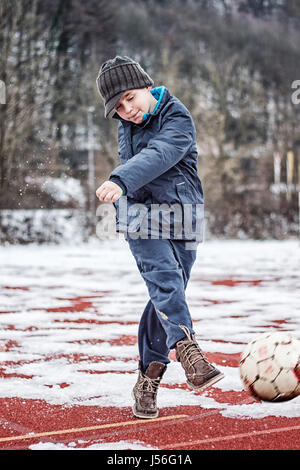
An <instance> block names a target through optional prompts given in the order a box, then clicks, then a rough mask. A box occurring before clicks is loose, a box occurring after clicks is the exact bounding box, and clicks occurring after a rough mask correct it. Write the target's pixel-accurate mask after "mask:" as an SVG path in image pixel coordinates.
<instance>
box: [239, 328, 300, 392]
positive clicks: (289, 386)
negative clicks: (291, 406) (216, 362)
mask: <svg viewBox="0 0 300 470" xmlns="http://www.w3.org/2000/svg"><path fill="white" fill-rule="evenodd" d="M239 370H240V377H241V380H242V382H243V385H244V387H245V389H246V390H248V391H249V392H250V393H251V394H252V395H253V396H254V397H256V398H259V399H261V400H264V401H284V400H291V399H292V398H295V397H296V396H297V395H300V341H299V340H298V339H296V338H294V337H293V336H292V335H291V334H289V333H285V332H275V333H272V332H271V333H263V334H261V335H259V336H258V337H257V338H255V339H254V340H253V341H251V342H250V343H249V344H247V346H246V347H245V349H244V351H243V352H242V354H241V358H240V366H239Z"/></svg>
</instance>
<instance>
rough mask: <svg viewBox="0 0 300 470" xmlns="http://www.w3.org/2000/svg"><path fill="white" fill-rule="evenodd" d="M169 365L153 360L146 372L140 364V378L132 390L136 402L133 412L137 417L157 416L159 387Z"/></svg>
mask: <svg viewBox="0 0 300 470" xmlns="http://www.w3.org/2000/svg"><path fill="white" fill-rule="evenodd" d="M166 368H167V366H166V364H163V363H162V362H151V364H150V365H149V366H148V367H147V370H146V372H145V373H142V371H141V366H139V369H140V370H139V375H138V380H137V383H136V384H135V386H134V387H133V390H132V398H133V399H134V400H135V404H134V405H133V407H132V411H133V414H134V415H135V416H136V417H137V418H156V417H157V416H158V410H157V405H156V398H157V389H158V386H159V383H160V381H161V379H162V376H163V374H164V373H165V370H166Z"/></svg>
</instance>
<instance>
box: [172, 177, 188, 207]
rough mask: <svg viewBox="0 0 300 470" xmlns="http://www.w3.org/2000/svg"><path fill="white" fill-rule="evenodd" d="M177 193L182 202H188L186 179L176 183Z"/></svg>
mask: <svg viewBox="0 0 300 470" xmlns="http://www.w3.org/2000/svg"><path fill="white" fill-rule="evenodd" d="M175 188H176V193H177V196H178V199H179V201H180V203H181V204H185V203H186V202H187V194H186V184H185V181H182V182H180V183H176V186H175Z"/></svg>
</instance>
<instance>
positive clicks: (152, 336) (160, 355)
mask: <svg viewBox="0 0 300 470" xmlns="http://www.w3.org/2000/svg"><path fill="white" fill-rule="evenodd" d="M138 346H139V354H140V368H141V371H142V372H145V370H146V369H147V367H148V366H149V364H150V363H151V362H152V361H158V362H161V363H164V364H168V363H169V362H170V360H169V357H168V356H169V352H170V350H169V348H168V347H167V335H166V332H165V330H164V328H163V327H162V325H161V322H160V321H159V319H158V316H157V313H156V310H155V308H154V306H153V304H152V302H151V300H149V302H148V303H147V305H146V307H145V310H144V312H143V315H142V317H141V319H140V323H139V331H138Z"/></svg>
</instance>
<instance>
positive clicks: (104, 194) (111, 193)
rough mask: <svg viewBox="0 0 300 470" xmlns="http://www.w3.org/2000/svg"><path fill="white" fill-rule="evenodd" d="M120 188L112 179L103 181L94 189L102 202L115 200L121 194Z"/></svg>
mask: <svg viewBox="0 0 300 470" xmlns="http://www.w3.org/2000/svg"><path fill="white" fill-rule="evenodd" d="M122 193H123V191H122V188H120V186H118V185H117V184H116V183H114V182H113V181H104V183H103V184H101V186H99V188H98V189H97V191H96V196H97V198H98V199H99V200H100V201H102V202H116V201H117V200H118V199H119V198H120V197H121V196H122Z"/></svg>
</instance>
